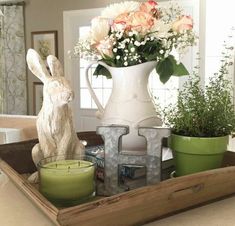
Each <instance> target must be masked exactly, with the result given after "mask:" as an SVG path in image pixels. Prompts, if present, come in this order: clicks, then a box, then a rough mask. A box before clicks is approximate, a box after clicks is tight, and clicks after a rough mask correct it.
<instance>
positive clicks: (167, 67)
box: [156, 57, 174, 84]
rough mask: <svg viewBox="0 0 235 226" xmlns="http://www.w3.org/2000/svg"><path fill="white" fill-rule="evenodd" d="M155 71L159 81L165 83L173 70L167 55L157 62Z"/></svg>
mask: <svg viewBox="0 0 235 226" xmlns="http://www.w3.org/2000/svg"><path fill="white" fill-rule="evenodd" d="M156 71H157V73H158V75H159V77H160V81H161V82H162V83H163V84H165V83H166V82H167V81H168V80H169V78H170V77H171V75H173V72H174V65H173V63H172V61H171V60H170V59H169V57H167V58H165V59H164V60H163V61H159V62H158V63H157V66H156Z"/></svg>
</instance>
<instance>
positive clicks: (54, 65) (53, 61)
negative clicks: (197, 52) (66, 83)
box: [47, 55, 63, 77]
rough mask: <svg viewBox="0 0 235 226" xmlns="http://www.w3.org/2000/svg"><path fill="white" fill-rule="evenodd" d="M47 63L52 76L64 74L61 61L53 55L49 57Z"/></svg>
mask: <svg viewBox="0 0 235 226" xmlns="http://www.w3.org/2000/svg"><path fill="white" fill-rule="evenodd" d="M47 64H48V66H49V68H50V71H51V75H52V76H55V77H56V76H63V68H62V66H61V63H60V61H59V60H58V59H57V58H56V57H55V56H53V55H50V56H48V57H47Z"/></svg>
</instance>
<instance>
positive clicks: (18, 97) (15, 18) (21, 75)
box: [0, 3, 27, 115]
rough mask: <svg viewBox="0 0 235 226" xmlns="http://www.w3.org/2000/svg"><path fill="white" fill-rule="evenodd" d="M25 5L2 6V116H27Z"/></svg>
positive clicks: (0, 36) (0, 108)
mask: <svg viewBox="0 0 235 226" xmlns="http://www.w3.org/2000/svg"><path fill="white" fill-rule="evenodd" d="M23 7H24V6H23V4H22V3H16V4H14V3H7V4H2V5H1V3H0V9H1V10H2V12H3V15H4V16H0V113H4V114H22V115H23V114H27V88H26V87H27V86H26V85H27V84H26V62H25V38H24V9H23Z"/></svg>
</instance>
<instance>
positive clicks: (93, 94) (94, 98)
mask: <svg viewBox="0 0 235 226" xmlns="http://www.w3.org/2000/svg"><path fill="white" fill-rule="evenodd" d="M97 63H99V62H97V61H94V62H91V63H89V64H88V65H87V67H86V68H85V75H86V83H87V88H88V91H89V93H90V95H91V97H92V99H93V100H94V102H95V104H96V105H97V107H98V112H96V115H97V117H98V118H102V116H103V114H104V108H103V106H102V104H101V103H100V101H99V100H98V98H97V96H96V94H95V92H94V90H93V88H92V86H91V82H90V80H89V75H88V71H89V69H90V68H91V66H92V65H93V64H97Z"/></svg>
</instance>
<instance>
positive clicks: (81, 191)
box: [39, 159, 95, 206]
mask: <svg viewBox="0 0 235 226" xmlns="http://www.w3.org/2000/svg"><path fill="white" fill-rule="evenodd" d="M94 171H95V168H94V164H93V163H92V162H89V161H84V160H75V159H72V160H57V161H53V162H49V163H46V164H44V165H42V166H41V167H40V169H39V175H40V192H41V193H42V194H43V195H44V196H45V197H46V198H48V199H49V200H50V201H52V202H53V203H55V204H56V205H65V206H66V205H72V204H73V203H74V204H76V203H77V202H78V203H79V202H80V201H81V200H85V199H86V198H88V197H90V196H91V195H92V194H93V193H94Z"/></svg>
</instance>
